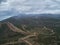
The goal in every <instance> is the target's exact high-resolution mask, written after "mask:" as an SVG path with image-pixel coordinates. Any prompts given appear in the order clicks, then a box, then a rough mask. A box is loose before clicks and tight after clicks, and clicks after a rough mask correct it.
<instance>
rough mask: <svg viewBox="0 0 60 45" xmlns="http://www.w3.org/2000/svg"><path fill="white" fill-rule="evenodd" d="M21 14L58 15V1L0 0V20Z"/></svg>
mask: <svg viewBox="0 0 60 45" xmlns="http://www.w3.org/2000/svg"><path fill="white" fill-rule="evenodd" d="M22 13H23V14H43V13H51V14H60V0H0V20H3V19H6V18H9V17H11V16H15V15H18V14H22Z"/></svg>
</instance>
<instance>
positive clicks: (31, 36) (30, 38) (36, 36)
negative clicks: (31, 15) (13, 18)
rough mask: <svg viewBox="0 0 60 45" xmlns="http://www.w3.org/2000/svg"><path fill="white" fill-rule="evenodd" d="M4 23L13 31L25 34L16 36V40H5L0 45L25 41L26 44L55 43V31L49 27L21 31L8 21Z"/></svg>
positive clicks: (10, 44) (43, 44)
mask: <svg viewBox="0 0 60 45" xmlns="http://www.w3.org/2000/svg"><path fill="white" fill-rule="evenodd" d="M6 24H7V25H8V27H9V28H10V29H11V30H12V31H13V32H17V33H21V34H23V35H26V36H25V37H22V38H18V40H17V41H11V42H6V43H5V44H1V45H14V44H17V43H22V42H24V43H26V44H27V45H57V42H56V36H55V32H54V31H53V30H51V29H48V28H46V27H44V28H43V29H34V31H23V30H21V29H19V28H17V27H16V26H14V25H13V24H12V23H10V22H8V23H6ZM42 35H44V36H42ZM45 35H46V36H45ZM41 37H42V38H41ZM40 38H41V39H40ZM40 40H41V41H40ZM47 40H48V41H47ZM46 41H47V42H46ZM47 43H48V44H47Z"/></svg>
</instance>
